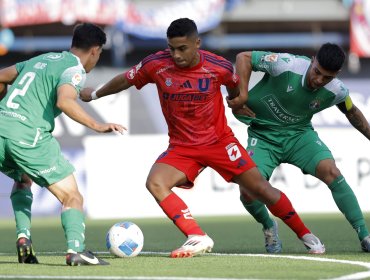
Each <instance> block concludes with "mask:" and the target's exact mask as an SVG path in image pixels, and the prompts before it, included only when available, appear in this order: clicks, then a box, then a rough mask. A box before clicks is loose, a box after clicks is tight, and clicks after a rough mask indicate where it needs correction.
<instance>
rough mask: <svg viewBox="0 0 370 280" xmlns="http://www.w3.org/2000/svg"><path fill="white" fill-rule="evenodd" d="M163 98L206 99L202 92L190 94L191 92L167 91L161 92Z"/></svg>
mask: <svg viewBox="0 0 370 280" xmlns="http://www.w3.org/2000/svg"><path fill="white" fill-rule="evenodd" d="M162 96H163V99H164V100H170V101H181V102H184V101H205V100H206V99H207V95H204V94H191V93H174V94H170V93H168V92H164V93H163V95H162Z"/></svg>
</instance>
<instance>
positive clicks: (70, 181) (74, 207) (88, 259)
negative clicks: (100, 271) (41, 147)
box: [48, 174, 108, 265]
mask: <svg viewBox="0 0 370 280" xmlns="http://www.w3.org/2000/svg"><path fill="white" fill-rule="evenodd" d="M48 190H49V191H50V192H51V193H52V194H53V195H54V196H55V197H56V198H57V199H58V200H59V201H60V202H61V203H62V214H61V221H62V226H63V230H64V234H65V238H66V241H67V248H68V249H67V255H66V262H67V264H68V265H105V264H108V263H107V262H105V261H104V260H102V259H99V258H97V257H96V256H95V255H94V254H93V253H91V252H90V251H88V250H86V249H85V215H84V213H83V197H82V195H81V194H80V192H79V190H78V188H77V183H76V180H75V178H74V176H73V174H70V175H68V176H67V177H66V178H64V179H62V180H60V181H58V182H56V183H54V184H51V185H50V186H49V187H48Z"/></svg>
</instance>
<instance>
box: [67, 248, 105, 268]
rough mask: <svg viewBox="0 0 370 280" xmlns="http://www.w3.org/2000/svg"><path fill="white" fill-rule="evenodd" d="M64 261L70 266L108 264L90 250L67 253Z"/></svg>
mask: <svg viewBox="0 0 370 280" xmlns="http://www.w3.org/2000/svg"><path fill="white" fill-rule="evenodd" d="M66 263H67V265H70V266H80V265H108V264H109V262H106V261H104V260H102V259H100V258H98V257H96V256H95V255H94V254H93V253H92V252H91V251H83V252H79V253H77V252H74V253H67V255H66Z"/></svg>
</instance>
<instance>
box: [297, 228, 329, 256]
mask: <svg viewBox="0 0 370 280" xmlns="http://www.w3.org/2000/svg"><path fill="white" fill-rule="evenodd" d="M300 239H301V240H302V242H303V244H304V246H306V248H307V250H308V253H309V254H324V253H325V245H324V244H322V243H321V241H320V239H318V238H317V237H316V236H315V235H313V234H312V233H306V234H305V235H303V236H302V238H300Z"/></svg>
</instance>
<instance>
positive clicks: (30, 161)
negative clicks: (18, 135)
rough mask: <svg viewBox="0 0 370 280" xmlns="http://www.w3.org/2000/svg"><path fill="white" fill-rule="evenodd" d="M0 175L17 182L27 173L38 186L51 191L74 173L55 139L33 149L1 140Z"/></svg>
mask: <svg viewBox="0 0 370 280" xmlns="http://www.w3.org/2000/svg"><path fill="white" fill-rule="evenodd" d="M0 171H1V172H2V173H4V174H5V175H7V176H8V177H10V178H12V179H14V180H16V181H18V182H20V181H21V176H22V174H24V173H26V174H27V175H28V176H29V177H30V178H31V179H32V180H33V181H34V182H35V183H36V184H38V185H39V186H41V187H48V186H50V185H52V184H54V183H56V182H59V181H60V180H62V179H64V178H66V177H68V176H69V175H70V174H72V173H73V172H74V171H75V169H74V167H73V166H72V165H71V164H70V163H69V162H68V161H67V160H66V159H65V158H64V157H63V155H62V153H61V150H60V146H59V143H58V142H57V140H55V138H53V137H49V138H48V139H43V140H42V141H40V142H38V143H37V145H36V146H34V147H32V146H27V145H23V144H20V143H19V142H18V141H13V140H10V139H7V138H3V137H1V136H0Z"/></svg>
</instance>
